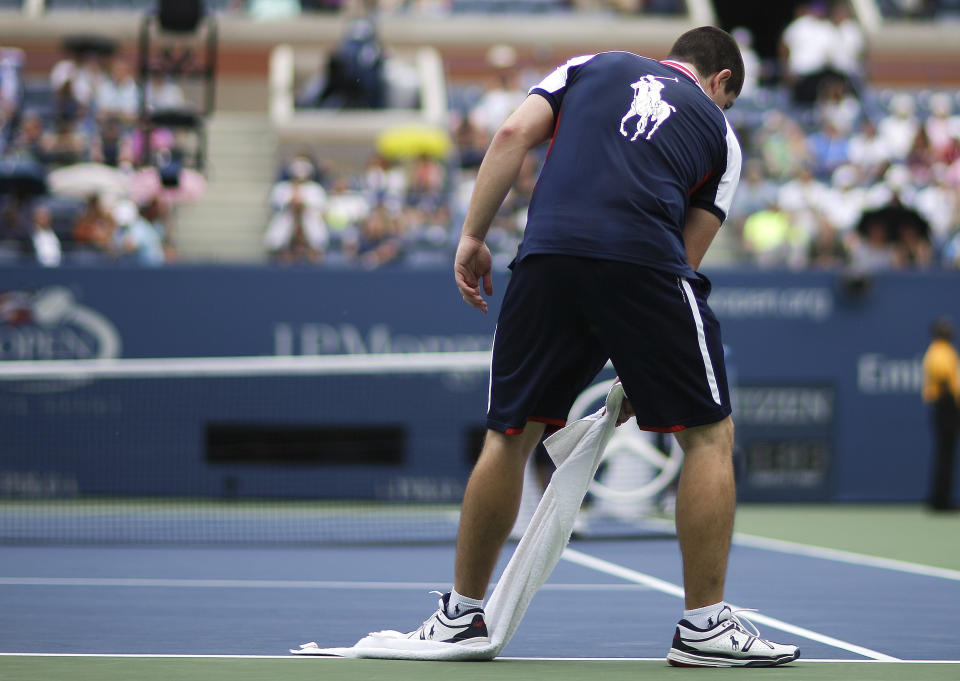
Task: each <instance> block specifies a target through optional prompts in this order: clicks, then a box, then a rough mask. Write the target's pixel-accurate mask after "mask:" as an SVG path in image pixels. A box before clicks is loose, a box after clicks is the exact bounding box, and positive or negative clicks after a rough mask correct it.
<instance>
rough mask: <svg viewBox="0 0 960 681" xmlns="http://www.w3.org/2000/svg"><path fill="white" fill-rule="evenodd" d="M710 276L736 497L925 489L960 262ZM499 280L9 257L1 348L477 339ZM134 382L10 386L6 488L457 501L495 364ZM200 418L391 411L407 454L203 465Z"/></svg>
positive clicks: (140, 353) (358, 417) (903, 497)
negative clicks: (480, 369)
mask: <svg viewBox="0 0 960 681" xmlns="http://www.w3.org/2000/svg"><path fill="white" fill-rule="evenodd" d="M711 276H712V279H713V282H714V293H713V295H712V296H711V304H712V305H713V307H714V309H715V311H716V312H717V315H718V316H719V317H720V319H721V321H722V323H723V329H724V341H725V344H726V346H727V347H728V350H729V364H730V368H731V370H732V373H733V375H734V380H735V383H736V387H737V390H736V395H737V404H736V411H735V418H736V421H737V425H738V430H737V442H738V453H739V456H738V465H739V466H740V474H741V480H740V493H741V496H742V497H743V498H744V499H752V500H807V499H810V500H836V501H888V500H889V501H917V500H920V499H922V498H923V497H924V495H925V493H926V487H927V478H928V475H929V464H930V449H931V442H930V435H929V432H928V430H929V429H928V423H927V415H926V411H925V410H924V407H923V405H922V403H921V401H920V396H919V390H920V370H919V361H920V357H921V356H922V354H923V351H924V348H925V346H926V344H927V340H928V328H929V324H930V321H931V320H932V319H933V318H934V317H935V316H937V315H939V314H943V313H949V314H953V315H954V317H955V318H958V317H960V314H958V313H960V310H958V307H960V277H958V276H956V275H955V274H950V273H935V274H918V273H891V274H885V275H883V276H879V277H877V278H875V279H872V280H871V281H869V282H867V283H866V285H865V286H851V285H850V284H849V282H847V281H846V280H844V279H843V278H842V277H840V276H839V275H836V274H832V273H793V272H734V271H716V272H713V273H711ZM505 282H506V278H505V275H501V276H498V277H497V278H496V279H495V286H496V295H495V296H494V301H493V305H491V311H490V314H488V315H483V314H482V313H479V312H477V311H476V310H473V309H471V308H468V307H467V306H466V305H464V304H463V302H462V301H461V299H460V296H459V295H458V293H457V291H456V289H455V287H454V285H453V281H452V275H451V274H450V272H448V271H447V270H445V269H444V270H439V271H423V270H418V271H408V270H402V269H393V270H378V271H372V272H361V271H342V270H324V269H298V268H296V269H275V268H264V267H192V266H178V267H170V268H163V269H133V268H116V269H82V268H80V269H69V268H65V269H55V270H44V269H37V268H22V269H21V268H6V269H3V270H2V271H0V360H17V359H66V358H86V357H111V356H117V357H125V358H134V357H140V358H147V357H205V356H211V357H213V356H248V355H273V354H339V353H374V352H376V353H379V352H417V351H453V350H478V349H487V348H489V345H490V338H491V335H492V332H493V328H494V324H495V320H496V313H497V304H496V303H497V302H498V301H499V297H500V295H501V294H502V292H503V288H504V285H505ZM137 385H138V384H134V383H131V382H123V381H97V382H93V383H85V384H82V385H76V386H72V387H71V389H70V390H67V391H63V390H61V391H57V392H45V393H39V394H38V393H36V392H27V391H25V389H24V386H18V385H10V384H8V385H3V384H0V432H3V433H4V434H5V436H4V438H3V442H2V444H0V495H3V494H22V493H43V492H45V491H46V492H50V493H57V492H64V493H72V492H80V493H95V492H127V493H189V494H212V495H218V494H223V493H224V492H225V490H233V491H236V492H238V493H240V494H253V495H264V496H271V495H277V494H287V495H293V496H313V495H318V494H319V495H321V496H350V495H361V496H373V497H382V498H386V497H390V498H398V497H400V498H424V499H429V498H456V497H457V496H458V495H459V493H460V490H461V489H462V484H463V481H464V479H465V476H466V474H467V472H468V471H469V467H470V461H469V452H470V451H471V448H472V440H471V437H474V436H475V433H476V431H477V429H480V428H481V427H482V423H483V411H484V409H485V403H486V377H485V376H484V377H478V376H472V377H470V376H465V375H452V376H451V375H440V376H436V377H432V378H426V377H421V378H418V379H416V380H414V379H397V378H384V377H380V378H370V379H362V380H361V379H357V378H351V379H346V378H340V379H325V381H323V382H322V383H320V384H318V382H317V381H311V380H306V379H298V380H286V379H271V380H264V379H260V380H259V381H248V380H246V379H219V380H217V381H191V382H184V381H174V380H170V381H167V382H165V383H164V382H163V381H160V382H158V381H154V382H152V383H150V384H149V385H150V386H151V388H150V389H149V390H148V391H144V390H142V389H140V388H138V387H137ZM158 386H159V387H158ZM406 395H422V396H423V397H422V398H415V399H405V396H406ZM424 405H429V407H428V408H426V409H425V408H424ZM210 422H217V423H224V422H226V423H244V422H254V423H290V424H313V423H316V424H344V423H345V424H348V425H363V424H388V425H389V424H397V425H402V426H404V427H405V428H406V430H407V433H406V445H405V450H406V452H407V457H406V460H405V463H404V464H403V465H401V466H393V467H383V466H378V467H362V468H361V467H351V466H307V465H303V466H269V465H254V464H242V465H241V464H222V463H221V464H211V463H208V462H207V461H206V460H205V440H204V428H205V426H206V424H208V423H210Z"/></svg>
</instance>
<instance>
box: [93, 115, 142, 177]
mask: <svg viewBox="0 0 960 681" xmlns="http://www.w3.org/2000/svg"><path fill="white" fill-rule="evenodd" d="M133 148H134V147H133V138H132V136H131V135H130V134H129V133H126V132H124V129H123V124H122V123H121V122H120V119H118V118H115V117H112V116H111V117H109V118H106V119H104V120H103V121H101V122H100V126H99V130H98V133H97V135H96V137H94V138H93V142H92V143H91V145H90V160H91V161H93V162H94V163H103V164H104V165H108V166H110V167H112V168H124V169H129V168H132V167H133V161H134V151H133Z"/></svg>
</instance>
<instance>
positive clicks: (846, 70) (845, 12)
mask: <svg viewBox="0 0 960 681" xmlns="http://www.w3.org/2000/svg"><path fill="white" fill-rule="evenodd" d="M829 19H830V24H831V25H832V27H833V35H834V39H833V40H832V41H831V49H830V66H831V68H832V69H834V70H835V71H836V72H837V73H838V74H840V75H841V78H837V79H835V81H836V82H840V83H842V84H843V85H844V86H845V87H846V88H847V89H848V90H849V91H850V92H851V93H852V94H854V95H858V93H859V92H860V91H861V90H862V89H863V85H864V80H865V77H864V60H865V56H866V49H867V41H866V37H865V36H864V34H863V29H862V28H861V27H860V24H859V23H858V22H857V20H856V19H855V18H854V16H853V10H852V8H851V7H850V3H849V0H833V2H831V3H830V13H829Z"/></svg>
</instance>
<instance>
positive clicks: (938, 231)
mask: <svg viewBox="0 0 960 681" xmlns="http://www.w3.org/2000/svg"><path fill="white" fill-rule="evenodd" d="M913 207H914V208H916V210H917V211H918V212H919V213H920V214H921V215H922V216H923V217H924V219H926V220H927V222H928V223H930V238H931V240H932V241H933V245H934V249H935V250H936V251H938V252H939V251H942V250H943V249H944V247H945V246H946V244H947V243H948V242H949V240H950V237H951V235H952V232H953V231H954V230H955V229H956V228H957V227H958V226H960V196H958V192H957V190H956V189H955V188H953V187H951V186H950V185H949V184H948V182H947V167H946V166H945V165H944V164H942V163H936V164H934V165H933V167H932V172H931V176H930V181H929V182H928V183H926V184H925V186H923V187H921V188H920V189H919V190H917V193H916V195H915V196H914V199H913Z"/></svg>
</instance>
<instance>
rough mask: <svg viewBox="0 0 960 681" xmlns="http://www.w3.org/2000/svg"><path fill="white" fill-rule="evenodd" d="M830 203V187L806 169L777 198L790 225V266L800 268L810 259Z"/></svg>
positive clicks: (784, 185)
mask: <svg viewBox="0 0 960 681" xmlns="http://www.w3.org/2000/svg"><path fill="white" fill-rule="evenodd" d="M826 200H827V187H826V185H825V184H824V183H822V182H820V181H819V180H818V179H817V178H816V177H815V176H814V174H813V172H811V170H810V169H809V168H804V169H803V170H801V171H800V173H799V174H798V175H797V177H796V179H793V180H790V181H789V182H786V183H784V184H783V185H782V186H781V187H780V191H779V192H778V194H777V202H778V203H779V205H780V208H781V209H782V210H783V212H784V213H786V214H787V217H788V219H789V221H790V228H791V229H790V254H789V256H788V262H789V263H790V264H791V265H793V266H800V265H801V264H802V263H803V261H804V259H805V258H806V248H807V244H808V243H809V241H810V239H812V238H813V235H814V233H815V232H816V231H817V224H818V222H819V214H820V209H821V206H823V204H824V202H825V201H826Z"/></svg>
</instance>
